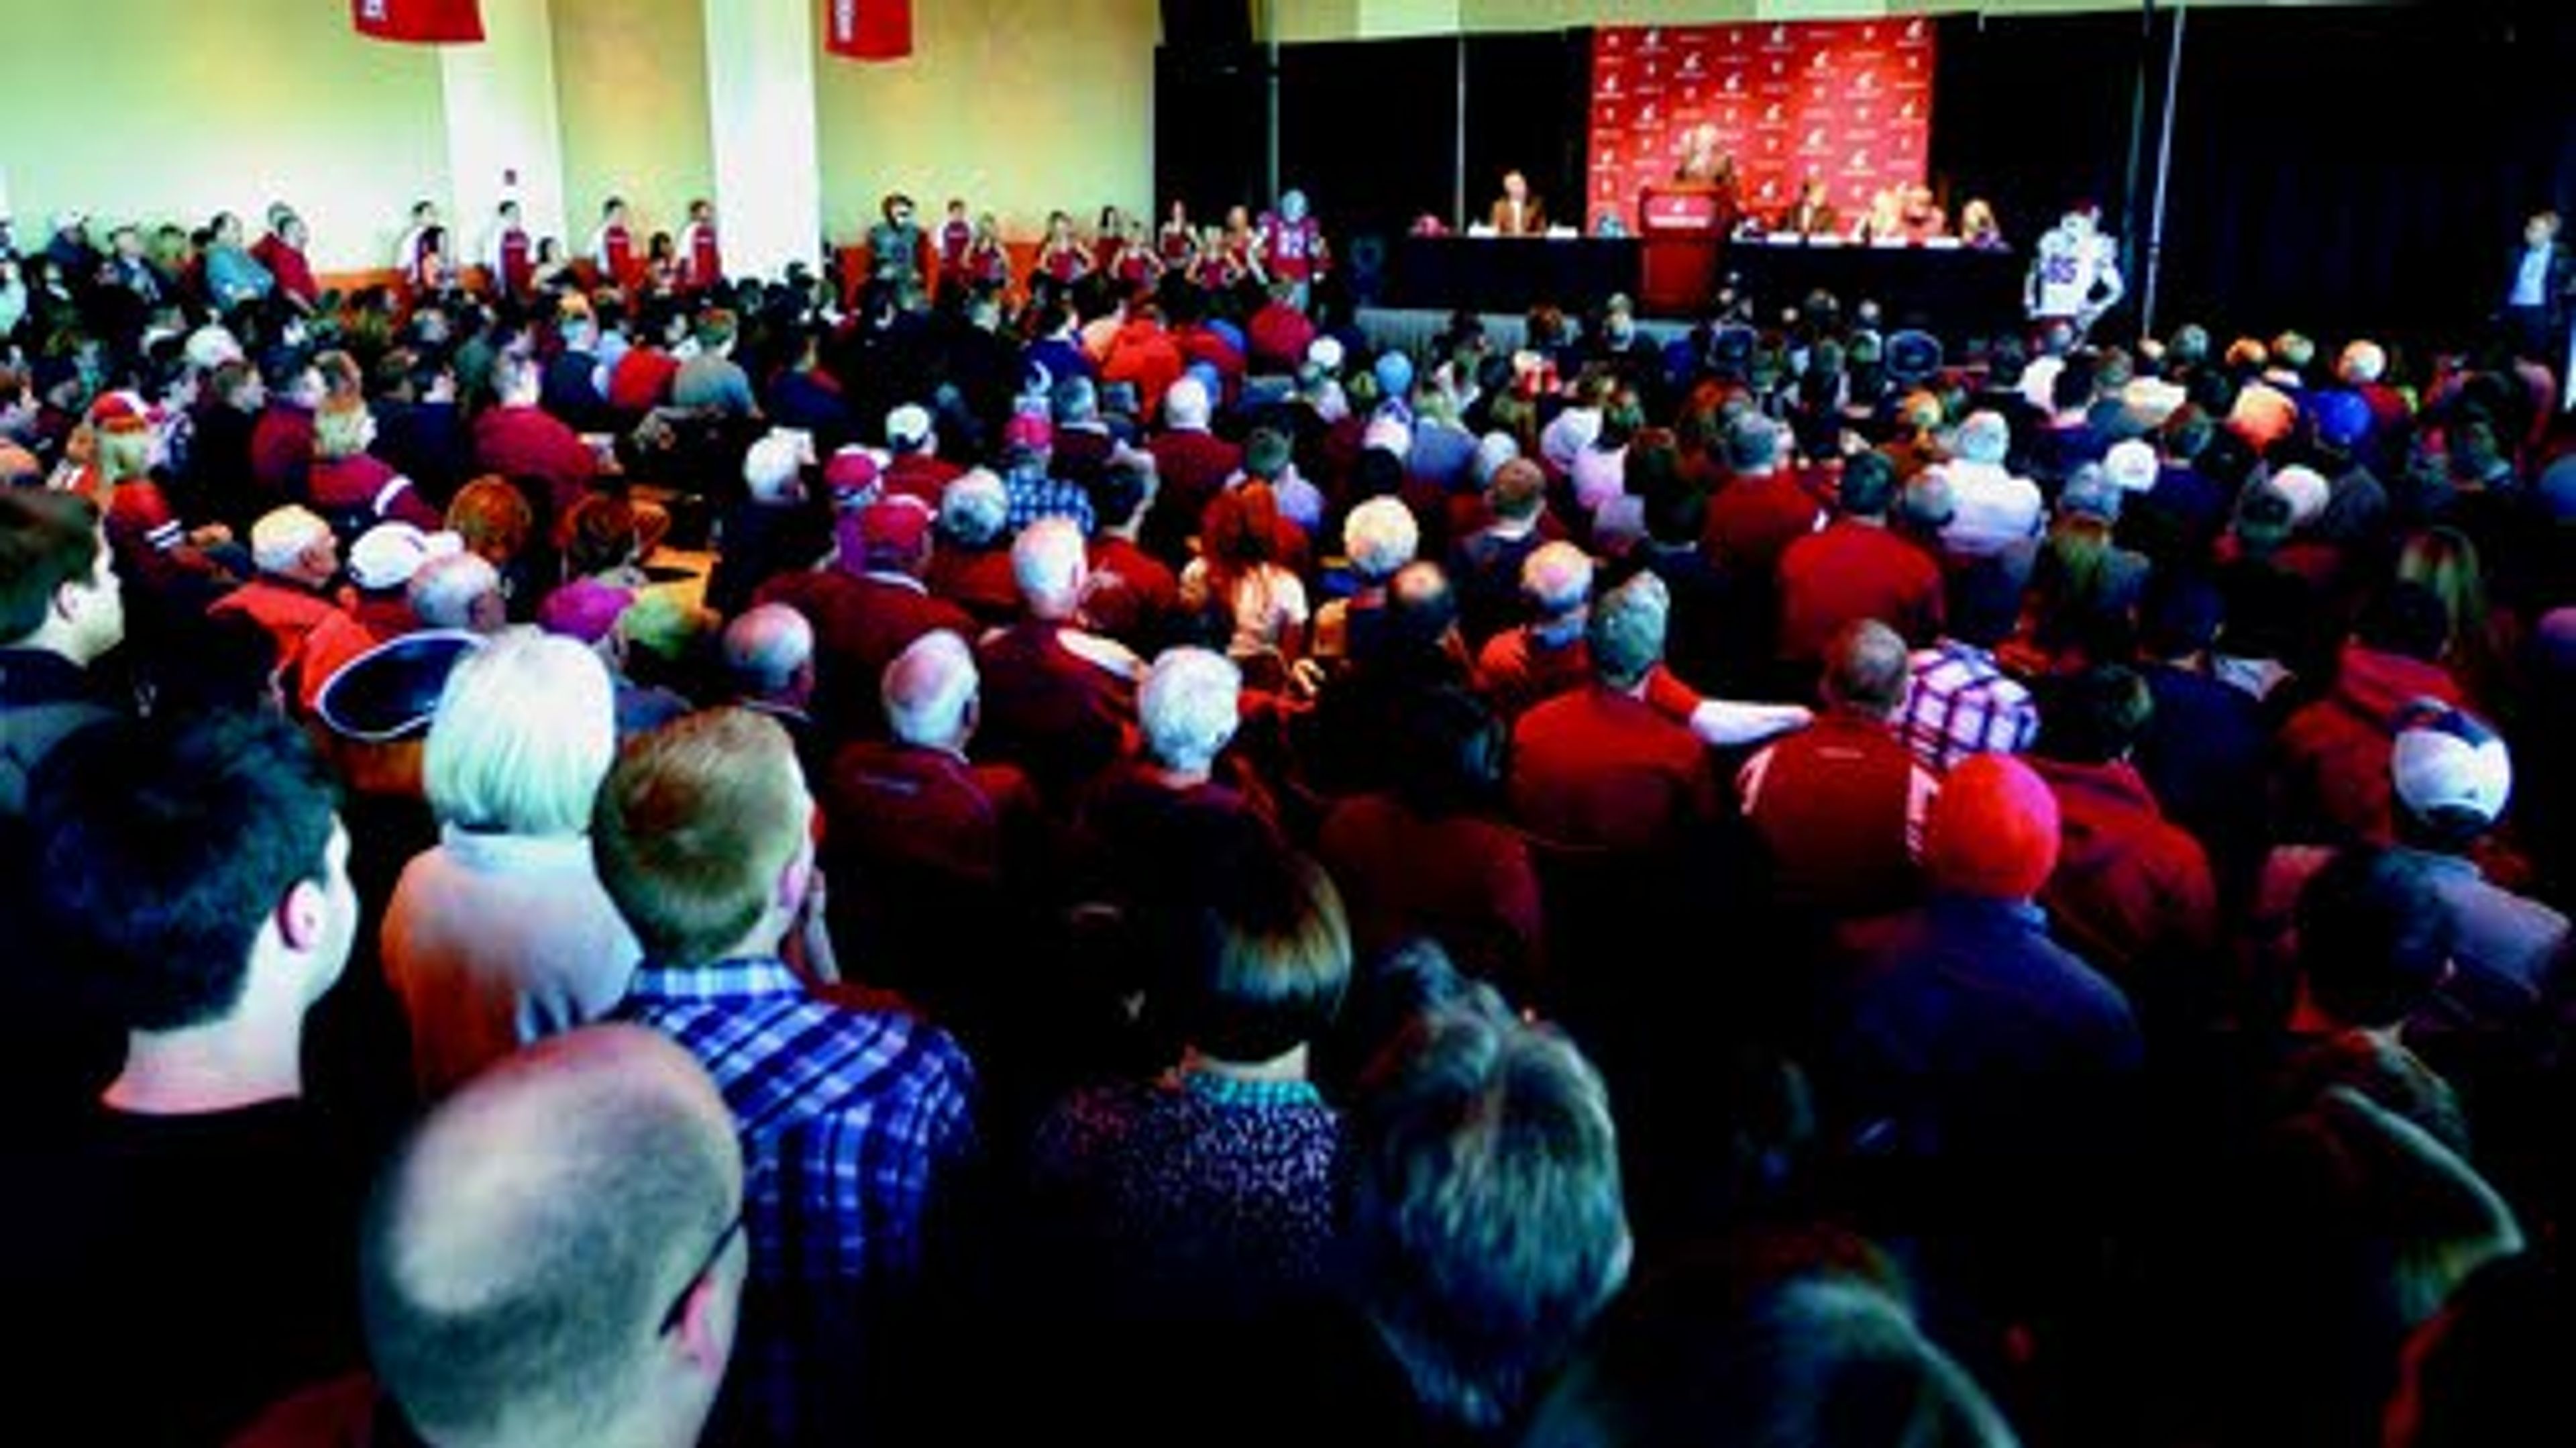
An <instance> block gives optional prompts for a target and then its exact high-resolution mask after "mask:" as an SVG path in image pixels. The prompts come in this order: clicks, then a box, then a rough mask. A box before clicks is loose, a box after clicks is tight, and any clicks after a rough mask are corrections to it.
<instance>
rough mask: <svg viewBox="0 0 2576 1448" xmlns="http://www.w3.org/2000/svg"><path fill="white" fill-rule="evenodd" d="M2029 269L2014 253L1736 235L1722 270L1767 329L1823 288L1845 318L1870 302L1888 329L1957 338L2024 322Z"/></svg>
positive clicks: (1728, 244)
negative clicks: (2023, 301)
mask: <svg viewBox="0 0 2576 1448" xmlns="http://www.w3.org/2000/svg"><path fill="white" fill-rule="evenodd" d="M2023 265H2024V262H2023V259H2022V257H2020V256H2019V255H2018V254H2016V253H2013V252H2009V251H1977V250H1972V249H1970V248H1967V247H1928V246H1866V245H1857V244H1854V243H1850V242H1845V243H1843V244H1841V245H1830V244H1829V245H1825V246H1818V245H1816V244H1814V243H1812V242H1806V241H1797V240H1784V241H1777V242H1775V241H1772V240H1770V239H1769V238H1767V237H1737V238H1735V239H1734V240H1733V241H1730V242H1728V243H1727V247H1726V255H1725V257H1724V258H1723V259H1722V260H1721V261H1720V262H1719V264H1718V271H1719V273H1720V275H1723V276H1731V277H1733V278H1734V283H1735V287H1736V291H1737V292H1738V294H1739V295H1744V296H1749V297H1751V298H1752V299H1753V302H1754V304H1755V306H1756V307H1757V308H1758V311H1757V315H1758V316H1759V317H1760V319H1761V320H1762V321H1763V322H1765V323H1768V322H1771V321H1773V320H1775V319H1776V318H1778V317H1779V315H1780V310H1781V308H1783V307H1794V306H1797V305H1799V304H1800V303H1802V302H1804V301H1805V300H1806V298H1807V295H1808V294H1809V293H1811V292H1814V291H1816V290H1818V289H1822V290H1824V291H1828V292H1831V293H1833V295H1834V299H1835V300H1837V301H1839V302H1841V303H1842V306H1843V314H1844V315H1845V316H1849V315H1850V314H1851V309H1852V307H1853V306H1855V305H1857V304H1858V303H1859V302H1860V301H1861V300H1862V299H1864V298H1869V299H1874V300H1875V301H1877V303H1878V305H1879V310H1880V315H1881V316H1882V317H1883V318H1884V322H1883V325H1884V326H1886V327H1888V328H1897V327H1923V328H1926V329H1928V330H1930V331H1932V332H1934V333H1936V334H1937V335H1940V336H1942V337H1947V338H1957V337H1965V336H1968V335H1970V334H1976V335H1991V334H1992V333H1994V332H1996V331H1999V330H2002V329H2006V328H2012V327H2016V326H2018V325H2019V324H2020V322H2021V319H2022V307H2021V283H2022V269H2023Z"/></svg>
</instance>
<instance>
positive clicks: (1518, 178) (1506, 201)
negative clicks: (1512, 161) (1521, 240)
mask: <svg viewBox="0 0 2576 1448" xmlns="http://www.w3.org/2000/svg"><path fill="white" fill-rule="evenodd" d="M1489 219H1490V220H1491V221H1492V223H1493V228H1494V234H1495V235H1496V236H1539V235H1543V234H1545V232H1546V231H1547V208H1546V207H1545V206H1542V205H1540V204H1539V199H1538V198H1537V197H1535V196H1532V195H1531V194H1530V189H1529V178H1528V177H1526V176H1524V175H1522V174H1521V173H1520V172H1518V171H1506V172H1504V173H1503V194H1502V197H1501V199H1500V200H1497V201H1496V202H1495V203H1494V209H1493V214H1492V216H1491V217H1490V218H1489Z"/></svg>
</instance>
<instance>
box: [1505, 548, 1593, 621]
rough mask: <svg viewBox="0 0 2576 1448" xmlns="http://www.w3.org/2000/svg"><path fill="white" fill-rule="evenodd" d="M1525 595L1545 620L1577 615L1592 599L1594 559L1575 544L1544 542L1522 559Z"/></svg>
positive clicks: (1522, 578)
mask: <svg viewBox="0 0 2576 1448" xmlns="http://www.w3.org/2000/svg"><path fill="white" fill-rule="evenodd" d="M1521 596H1522V597H1524V598H1526V599H1528V600H1529V601H1530V606H1531V607H1532V608H1534V609H1536V610H1537V611H1538V616H1539V617H1540V618H1541V619H1560V618H1566V617H1568V616H1570V615H1572V614H1574V613H1575V612H1577V611H1578V610H1580V609H1581V608H1582V607H1583V605H1584V604H1585V603H1586V602H1587V601H1589V600H1590V599H1591V597H1592V556H1591V555H1590V554H1588V553H1585V552H1584V551H1583V550H1582V549H1580V548H1577V547H1575V546H1574V545H1573V544H1571V543H1567V542H1562V541H1558V542H1550V543H1541V544H1540V545H1538V547H1536V548H1534V549H1532V550H1530V555H1529V557H1527V558H1524V559H1522V560H1521Z"/></svg>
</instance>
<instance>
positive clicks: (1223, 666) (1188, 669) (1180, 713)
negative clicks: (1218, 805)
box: [1136, 647, 1243, 769]
mask: <svg viewBox="0 0 2576 1448" xmlns="http://www.w3.org/2000/svg"><path fill="white" fill-rule="evenodd" d="M1242 693H1243V670H1242V669H1240V668H1238V667H1237V666H1236V665H1235V662H1234V660H1232V659H1229V658H1227V657H1226V656H1225V655H1223V654H1220V653H1217V652H1216V651H1214V650H1212V649H1202V648H1190V647H1182V648H1172V649H1165V650H1163V652H1162V653H1160V654H1158V655H1156V656H1155V659H1154V666H1153V667H1152V668H1150V669H1148V670H1146V671H1145V682H1144V683H1142V684H1140V685H1138V686H1137V689H1136V722H1137V725H1138V727H1139V728H1140V729H1141V730H1142V731H1143V733H1144V735H1145V749H1146V752H1148V753H1150V754H1152V755H1153V756H1154V758H1155V759H1157V760H1159V761H1161V762H1162V763H1163V764H1164V765H1165V766H1166V767H1168V768H1172V769H1205V768H1206V767H1207V766H1208V763H1209V762H1210V761H1211V760H1213V759H1215V758H1216V756H1217V752H1218V751H1219V750H1222V749H1223V748H1225V746H1226V744H1227V743H1228V742H1229V741H1231V740H1232V739H1233V738H1234V731H1235V726H1236V725H1237V724H1238V723H1240V722H1241V720H1242V717H1243V716H1242V705H1241V698H1242Z"/></svg>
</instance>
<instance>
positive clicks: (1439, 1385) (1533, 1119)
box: [1349, 593, 1630, 1436]
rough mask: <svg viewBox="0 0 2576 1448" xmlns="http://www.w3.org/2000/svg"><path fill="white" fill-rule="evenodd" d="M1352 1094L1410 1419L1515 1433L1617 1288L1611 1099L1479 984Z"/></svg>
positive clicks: (1362, 1296)
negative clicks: (1511, 1429) (1356, 1104)
mask: <svg viewBox="0 0 2576 1448" xmlns="http://www.w3.org/2000/svg"><path fill="white" fill-rule="evenodd" d="M1612 597H1613V598H1615V597H1617V595H1616V594H1615V593H1614V594H1613V595H1612ZM1606 603H1607V601H1606V600H1605V606H1606ZM1359 1100H1360V1106H1359V1109H1358V1110H1357V1112H1356V1113H1355V1115H1354V1118H1353V1122H1352V1132H1351V1135H1352V1146H1353V1156H1354V1173H1353V1175H1354V1178H1355V1182H1354V1186H1353V1190H1352V1197H1351V1216H1350V1227H1349V1232H1350V1243H1351V1251H1352V1253H1353V1256H1354V1260H1355V1264H1356V1267H1357V1270H1358V1273H1359V1275H1358V1277H1357V1278H1356V1281H1357V1283H1358V1284H1359V1286H1358V1296H1359V1306H1360V1309H1361V1311H1362V1313H1363V1314H1364V1315H1365V1316H1366V1318H1367V1319H1368V1322H1369V1324H1370V1325H1371V1326H1372V1327H1373V1328H1374V1329H1375V1330H1376V1340H1377V1342H1378V1343H1379V1344H1380V1345H1381V1346H1382V1348H1383V1349H1384V1351H1385V1353H1386V1354H1387V1355H1388V1356H1391V1357H1392V1358H1393V1359H1394V1360H1395V1363H1396V1365H1397V1366H1398V1367H1399V1368H1400V1369H1401V1376H1402V1379H1403V1381H1404V1382H1405V1383H1406V1385H1407V1387H1408V1388H1409V1391H1408V1392H1406V1393H1405V1394H1404V1395H1403V1396H1404V1398H1405V1399H1406V1400H1408V1401H1409V1402H1410V1404H1411V1406H1412V1412H1413V1414H1414V1415H1415V1416H1414V1417H1413V1419H1412V1420H1411V1421H1413V1422H1415V1423H1418V1424H1420V1425H1421V1426H1422V1427H1423V1428H1425V1429H1436V1430H1438V1431H1441V1432H1446V1433H1457V1432H1460V1431H1465V1432H1470V1433H1477V1432H1487V1433H1489V1432H1495V1431H1497V1430H1500V1429H1503V1428H1504V1427H1505V1426H1506V1425H1510V1424H1515V1423H1518V1422H1519V1421H1521V1419H1522V1417H1523V1415H1524V1414H1525V1413H1526V1412H1527V1411H1528V1409H1529V1408H1530V1406H1531V1405H1532V1404H1533V1403H1534V1402H1536V1401H1537V1399H1538V1398H1539V1396H1540V1395H1541V1394H1542V1393H1543V1392H1544V1390H1545V1388H1546V1386H1547V1383H1548V1381H1549V1379H1550V1378H1551V1377H1552V1376H1553V1375H1554V1374H1555V1373H1556V1372H1557V1370H1558V1369H1559V1367H1560V1366H1561V1365H1562V1364H1563V1363H1564V1362H1565V1361H1566V1360H1567V1359H1568V1358H1569V1357H1570V1356H1571V1355H1572V1353H1573V1352H1574V1350H1575V1348H1576V1345H1577V1344H1578V1343H1579V1342H1580V1341H1581V1339H1582V1338H1583V1336H1584V1334H1585V1332H1586V1330H1587V1329H1589V1328H1590V1327H1591V1325H1592V1323H1593V1320H1594V1318H1595V1317H1596V1316H1598V1315H1599V1313H1600V1312H1601V1310H1602V1309H1603V1308H1604V1307H1606V1306H1608V1305H1609V1303H1610V1300H1611V1299H1612V1298H1613V1297H1614V1296H1615V1295H1617V1293H1618V1291H1619V1287H1620V1284H1621V1283H1622V1282H1623V1281H1624V1280H1625V1279H1626V1277H1627V1273H1628V1263H1629V1256H1630V1241H1629V1236H1628V1219H1627V1209H1626V1206H1625V1203H1624V1201H1623V1199H1622V1194H1621V1191H1620V1172H1619V1152H1618V1144H1617V1134H1616V1128H1615V1127H1614V1126H1613V1124H1612V1121H1611V1116H1610V1100H1609V1093H1608V1092H1607V1090H1606V1089H1605V1088H1604V1087H1603V1085H1602V1082H1601V1077H1600V1075H1599V1074H1598V1073H1597V1072H1596V1071H1595V1070H1594V1069H1593V1067H1592V1064H1591V1063H1590V1062H1588V1061H1586V1060H1585V1059H1584V1057H1583V1054H1582V1052H1581V1051H1579V1050H1577V1049H1576V1048H1575V1046H1574V1045H1573V1043H1572V1042H1570V1041H1568V1040H1567V1039H1565V1038H1564V1037H1563V1036H1560V1035H1558V1034H1557V1033H1556V1032H1554V1031H1552V1030H1550V1029H1549V1028H1547V1027H1545V1026H1537V1025H1529V1024H1525V1023H1523V1022H1522V1021H1520V1020H1519V1019H1517V1018H1515V1017H1514V1016H1513V1015H1512V1014H1511V1013H1510V1011H1509V1010H1508V1009H1507V1008H1506V1007H1504V1006H1503V1004H1502V1003H1501V1001H1500V999H1499V998H1497V997H1495V996H1493V995H1492V994H1491V993H1489V992H1486V991H1483V990H1481V989H1480V990H1479V991H1477V992H1476V993H1475V994H1474V995H1473V996H1472V997H1471V998H1470V999H1469V1000H1468V1001H1467V1002H1464V1003H1460V1004H1457V1005H1452V1006H1448V1007H1445V1008H1439V1009H1435V1010H1433V1011H1431V1012H1430V1013H1428V1014H1426V1015H1424V1016H1422V1017H1421V1018H1419V1019H1418V1020H1417V1021H1416V1023H1415V1024H1414V1025H1413V1026H1412V1027H1411V1028H1410V1029H1409V1030H1407V1031H1406V1033H1405V1034H1404V1035H1403V1036H1402V1037H1401V1038H1400V1039H1399V1040H1398V1041H1397V1042H1396V1043H1395V1044H1394V1045H1393V1046H1391V1047H1390V1048H1389V1049H1388V1050H1387V1051H1386V1052H1385V1053H1384V1054H1383V1055H1381V1056H1380V1057H1379V1059H1378V1061H1377V1064H1376V1065H1375V1066H1373V1067H1372V1068H1371V1070H1370V1071H1369V1073H1368V1076H1367V1077H1366V1079H1365V1080H1364V1081H1363V1083H1362V1089H1361V1095H1360V1098H1359ZM1403 1421H1405V1420H1404V1419H1403V1418H1402V1417H1400V1416H1399V1417H1397V1418H1395V1419H1390V1420H1385V1421H1381V1422H1380V1424H1379V1425H1378V1429H1377V1430H1378V1431H1381V1432H1393V1431H1394V1430H1393V1429H1390V1428H1389V1427H1388V1426H1387V1422H1403ZM1399 1436H1411V1435H1409V1434H1399Z"/></svg>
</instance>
